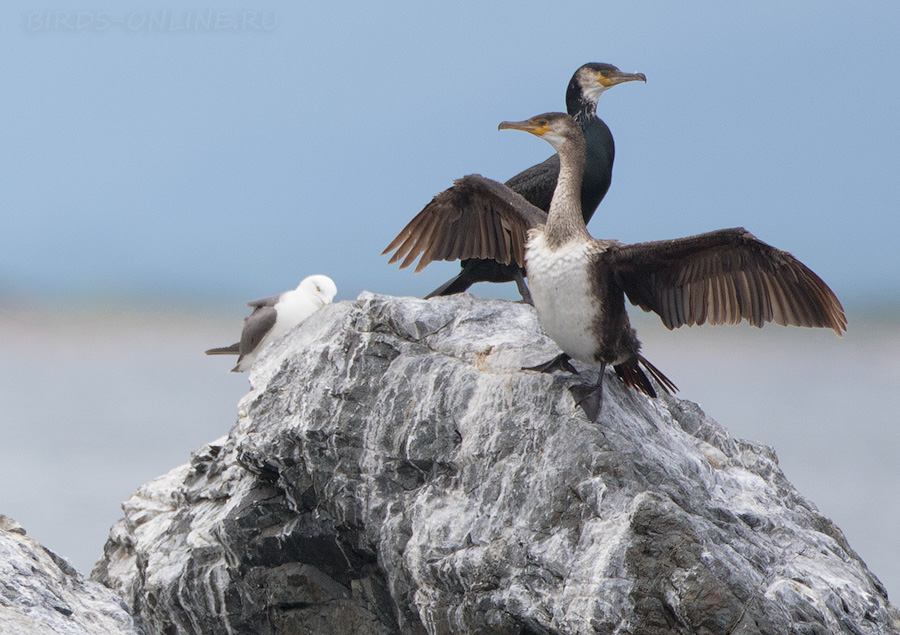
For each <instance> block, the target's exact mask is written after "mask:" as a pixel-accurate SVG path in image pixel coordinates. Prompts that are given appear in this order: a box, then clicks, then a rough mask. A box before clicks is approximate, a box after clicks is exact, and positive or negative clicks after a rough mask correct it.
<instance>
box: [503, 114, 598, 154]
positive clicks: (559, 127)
mask: <svg viewBox="0 0 900 635" xmlns="http://www.w3.org/2000/svg"><path fill="white" fill-rule="evenodd" d="M498 128H499V129H500V130H524V131H525V132H530V133H531V134H533V135H535V136H536V137H540V138H541V139H544V140H545V141H547V142H548V143H549V144H550V145H552V146H553V147H554V148H556V150H557V151H559V149H560V147H562V145H563V144H565V143H566V142H575V143H580V145H581V146H582V148H583V147H584V132H583V131H582V130H581V126H579V125H578V124H577V123H576V122H575V120H574V119H573V118H572V117H571V116H569V115H567V114H566V113H564V112H546V113H544V114H543V115H537V116H535V117H531V118H530V119H526V120H525V121H504V122H503V123H501V124H500V125H499V126H498Z"/></svg>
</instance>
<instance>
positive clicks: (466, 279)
mask: <svg viewBox="0 0 900 635" xmlns="http://www.w3.org/2000/svg"><path fill="white" fill-rule="evenodd" d="M473 284H475V280H473V279H472V277H471V275H470V274H469V272H468V271H466V270H465V269H463V270H462V271H460V272H459V274H458V275H456V276H455V277H453V278H451V279H450V280H448V281H447V282H445V283H444V284H442V285H441V286H439V287H438V288H437V289H435V290H434V291H432V292H431V293H429V294H428V295H426V296H425V299H426V300H427V299H428V298H434V297H437V296H439V295H453V294H455V293H462V292H463V291H465V290H466V289H468V288H469V287H471V286H472V285H473Z"/></svg>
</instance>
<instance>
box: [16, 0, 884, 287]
mask: <svg viewBox="0 0 900 635" xmlns="http://www.w3.org/2000/svg"><path fill="white" fill-rule="evenodd" d="M64 4H65V3H55V2H53V3H51V2H47V1H46V0H31V1H27V2H23V1H21V0H14V1H10V2H6V3H4V5H3V8H2V9H0V85H2V86H3V92H4V99H3V100H2V101H0V141H2V146H0V147H2V151H0V175H2V176H0V179H2V191H3V199H4V203H3V212H2V214H3V244H4V248H3V249H2V250H0V298H2V296H3V295H12V296H14V297H22V296H33V297H35V298H43V299H45V300H48V301H52V300H53V299H59V298H63V299H65V298H76V297H83V298H86V299H88V300H109V299H117V298H121V299H124V300H128V301H138V302H141V301H158V300H159V299H163V300H167V299H168V300H171V301H172V302H173V303H183V302H184V301H185V300H186V299H187V298H190V297H191V296H194V295H199V296H201V297H202V298H203V300H204V301H206V302H222V303H225V302H228V303H234V302H243V301H245V300H249V299H252V298H256V297H260V296H264V295H269V294H272V293H275V292H280V291H282V290H284V289H287V288H291V287H294V286H296V284H297V282H299V280H300V279H301V278H303V277H304V276H306V275H307V274H311V273H326V274H328V275H330V276H332V277H333V278H334V279H335V280H336V282H337V284H338V289H339V293H338V299H346V298H351V297H355V296H356V294H357V293H358V292H359V291H361V290H363V289H368V290H371V291H376V292H382V293H391V294H397V295H400V294H413V295H422V294H424V293H426V292H428V291H430V290H431V289H432V288H434V287H435V286H437V285H438V284H440V283H441V282H443V281H444V280H446V279H447V278H448V277H450V276H451V275H453V273H454V272H455V271H456V265H455V264H443V263H442V264H439V265H432V266H430V267H429V268H428V269H427V270H426V271H425V272H423V273H422V274H419V275H415V276H414V275H413V274H412V273H411V272H410V271H402V272H401V271H398V270H396V268H395V267H389V266H388V265H387V264H386V262H387V259H386V258H385V257H382V256H380V252H381V250H382V249H383V248H384V246H385V245H386V244H387V243H388V242H389V241H390V240H391V238H393V236H394V235H395V234H396V233H397V232H398V231H399V230H400V229H401V228H402V227H403V225H404V224H405V223H406V222H407V221H408V220H409V219H410V218H411V217H412V216H413V215H414V214H415V213H417V212H418V211H419V210H420V209H421V208H422V207H423V206H424V205H425V204H426V203H427V202H428V201H429V200H430V199H431V197H432V196H433V195H434V194H435V193H436V192H438V191H440V190H442V189H444V188H446V187H448V186H449V185H450V184H451V182H452V180H453V179H454V178H456V177H459V176H462V175H464V174H467V173H471V172H478V173H481V174H483V175H485V176H489V177H493V178H496V179H499V180H504V179H506V178H508V177H509V176H511V175H512V174H514V173H516V172H517V171H519V170H521V169H523V168H525V167H527V166H529V165H531V164H533V163H535V162H537V161H540V160H542V159H544V158H545V157H546V156H548V155H549V154H550V152H551V149H550V148H549V146H547V145H546V144H545V143H543V142H541V141H540V140H538V139H535V138H533V137H531V136H530V135H524V134H520V133H516V132H498V131H497V124H498V123H499V122H500V121H502V120H504V119H524V118H526V117H528V116H531V115H534V114H537V113H540V112H545V111H549V110H562V109H563V108H564V99H563V98H564V92H565V87H566V84H567V82H568V80H569V77H570V76H571V74H572V72H573V71H574V70H575V69H576V68H577V67H578V66H579V65H581V64H582V63H584V62H588V61H603V62H610V63H613V64H616V65H617V66H619V67H620V68H622V69H623V70H627V71H641V72H644V73H645V74H646V75H647V77H648V82H647V84H646V85H643V84H640V83H636V84H625V85H623V86H619V87H616V88H614V89H613V90H610V91H609V92H607V93H606V94H604V95H603V97H602V98H601V101H600V105H599V108H598V112H599V114H600V115H601V117H603V118H604V120H605V121H606V122H607V123H608V124H609V126H610V127H611V128H612V130H613V134H614V135H615V138H616V142H617V161H616V168H615V171H614V175H613V184H612V188H611V190H610V193H609V195H608V196H607V198H606V200H605V201H604V203H603V204H602V205H601V207H600V209H599V210H598V212H597V214H596V216H595V217H594V220H593V221H592V223H591V225H590V227H589V229H590V230H591V232H592V233H593V234H594V235H595V236H598V237H607V238H612V237H614V238H619V239H621V240H624V241H628V242H632V241H640V240H650V239H660V238H668V237H675V236H682V235H687V234H692V233H697V232H701V231H707V230H710V229H715V228H720V227H731V226H737V225H743V226H745V227H747V228H748V229H749V230H750V231H752V232H753V233H755V234H756V235H757V236H759V237H760V238H762V239H763V240H765V241H767V242H769V243H771V244H774V245H776V246H778V247H780V248H782V249H786V250H788V251H791V252H792V253H794V254H795V255H796V256H797V257H799V258H800V259H801V260H803V261H804V262H805V263H807V264H808V265H809V266H811V267H812V268H813V269H814V270H815V271H816V272H818V273H819V274H820V275H821V276H822V277H823V278H824V279H825V280H826V281H827V282H828V283H829V284H831V286H832V287H833V288H834V289H835V291H836V292H837V293H838V295H839V296H840V297H841V298H842V299H844V300H845V302H847V303H854V302H873V301H877V300H886V301H888V302H893V303H898V302H900V257H898V255H897V250H896V241H897V236H898V235H900V220H898V211H900V210H898V206H900V152H898V145H900V122H898V118H897V115H896V112H897V104H898V102H900V99H898V97H900V88H898V85H900V44H898V38H897V33H900V3H898V2H896V0H881V1H879V0H872V1H867V2H863V3H860V2H849V1H843V2H842V1H837V0H829V1H796V2H790V3H785V2H774V1H762V0H755V1H754V2H752V3H751V2H743V3H723V2H721V1H719V0H701V1H693V2H682V3H670V2H663V1H662V0H652V1H650V0H637V1H634V2H627V3H625V2H620V3H605V2H596V1H594V2H570V3H566V4H565V9H563V8H562V6H556V5H551V4H550V3H546V2H544V3H536V2H520V3H508V2H498V3H484V2H460V3H449V2H443V3H424V2H397V3H363V2H360V3H348V2H334V3H296V2H265V1H259V2H234V1H228V0H222V1H218V0H217V1H216V2H178V3H176V2H167V1H159V0H155V1H152V2H150V1H148V2H146V3H140V2H128V3H122V2H112V1H102V0H98V1H96V2H92V1H91V0H84V1H82V2H80V3H78V5H79V6H78V9H59V7H60V6H64ZM475 292H476V293H479V294H482V295H493V296H499V297H515V289H514V286H513V285H504V287H503V288H502V289H497V288H489V287H487V286H486V285H481V286H480V287H476V288H475Z"/></svg>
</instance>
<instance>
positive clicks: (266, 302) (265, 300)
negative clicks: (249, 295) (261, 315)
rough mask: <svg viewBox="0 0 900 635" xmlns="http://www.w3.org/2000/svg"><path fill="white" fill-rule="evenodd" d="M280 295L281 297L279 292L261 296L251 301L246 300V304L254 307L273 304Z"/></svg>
mask: <svg viewBox="0 0 900 635" xmlns="http://www.w3.org/2000/svg"><path fill="white" fill-rule="evenodd" d="M280 297H281V294H279V295H273V296H270V297H268V298H262V299H260V300H253V301H252V302H248V303H247V306H252V307H254V308H256V307H263V306H275V305H276V304H277V303H278V299H279V298H280Z"/></svg>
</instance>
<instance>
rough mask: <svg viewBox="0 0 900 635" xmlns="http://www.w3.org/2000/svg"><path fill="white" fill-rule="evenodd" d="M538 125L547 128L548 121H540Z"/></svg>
mask: <svg viewBox="0 0 900 635" xmlns="http://www.w3.org/2000/svg"><path fill="white" fill-rule="evenodd" d="M538 123H539V124H540V125H542V126H546V125H547V120H546V119H541V120H540V121H538Z"/></svg>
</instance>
